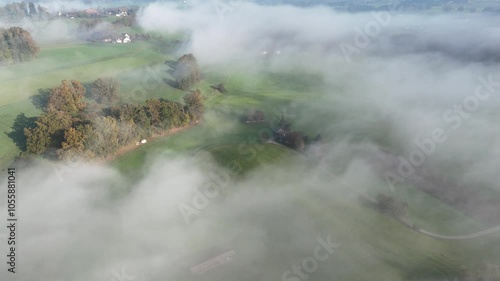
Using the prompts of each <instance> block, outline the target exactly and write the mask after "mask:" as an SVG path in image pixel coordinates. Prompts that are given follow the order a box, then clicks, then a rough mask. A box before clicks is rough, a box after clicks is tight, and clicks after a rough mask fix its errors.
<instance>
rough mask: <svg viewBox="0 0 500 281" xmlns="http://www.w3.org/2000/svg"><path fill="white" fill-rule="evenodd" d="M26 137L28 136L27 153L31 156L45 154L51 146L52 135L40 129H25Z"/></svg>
mask: <svg viewBox="0 0 500 281" xmlns="http://www.w3.org/2000/svg"><path fill="white" fill-rule="evenodd" d="M24 135H25V136H26V151H27V152H29V153H31V154H36V155H38V154H42V153H44V152H45V151H46V150H47V147H48V146H49V144H50V135H49V134H48V133H47V132H46V131H44V130H43V129H41V128H39V127H36V128H24Z"/></svg>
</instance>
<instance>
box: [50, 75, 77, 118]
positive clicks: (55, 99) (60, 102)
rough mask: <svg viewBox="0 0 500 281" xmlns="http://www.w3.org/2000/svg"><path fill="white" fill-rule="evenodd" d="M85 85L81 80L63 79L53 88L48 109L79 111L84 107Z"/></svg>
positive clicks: (69, 111) (73, 112)
mask: <svg viewBox="0 0 500 281" xmlns="http://www.w3.org/2000/svg"><path fill="white" fill-rule="evenodd" d="M85 92H86V90H85V87H84V86H83V85H82V83H80V82H79V81H76V80H72V81H67V80H63V81H62V83H61V85H60V86H58V87H55V88H53V89H52V91H51V94H50V97H49V101H48V105H47V110H49V111H50V110H55V111H64V112H67V113H69V114H75V113H78V112H79V111H80V110H82V109H84V108H85V106H86V103H85V102H83V96H84V95H85Z"/></svg>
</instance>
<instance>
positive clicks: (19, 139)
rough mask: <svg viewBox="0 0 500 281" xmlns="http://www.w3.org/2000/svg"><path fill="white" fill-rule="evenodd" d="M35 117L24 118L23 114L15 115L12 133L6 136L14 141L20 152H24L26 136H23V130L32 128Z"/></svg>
mask: <svg viewBox="0 0 500 281" xmlns="http://www.w3.org/2000/svg"><path fill="white" fill-rule="evenodd" d="M36 119H37V117H26V115H25V114H24V113H20V114H19V115H17V117H16V119H15V120H14V123H13V124H12V127H11V129H12V131H11V132H10V133H6V135H7V136H8V137H9V138H11V139H12V141H14V143H15V144H16V145H17V147H18V148H19V149H20V150H21V151H26V136H25V135H24V128H34V127H35V126H36V124H35V121H36Z"/></svg>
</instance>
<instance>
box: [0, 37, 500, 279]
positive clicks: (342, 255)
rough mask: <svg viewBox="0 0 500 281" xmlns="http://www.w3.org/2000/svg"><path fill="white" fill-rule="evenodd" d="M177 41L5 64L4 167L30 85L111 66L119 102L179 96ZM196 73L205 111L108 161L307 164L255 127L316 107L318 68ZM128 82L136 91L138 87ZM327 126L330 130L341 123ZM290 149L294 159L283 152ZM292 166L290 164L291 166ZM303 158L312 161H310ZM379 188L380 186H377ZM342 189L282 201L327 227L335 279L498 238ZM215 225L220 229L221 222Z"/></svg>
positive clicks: (377, 272)
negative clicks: (192, 158) (203, 158)
mask: <svg viewBox="0 0 500 281" xmlns="http://www.w3.org/2000/svg"><path fill="white" fill-rule="evenodd" d="M175 46H176V45H175V43H172V40H170V38H169V39H167V40H166V42H163V43H162V44H159V43H156V44H153V43H134V44H128V45H118V44H96V45H90V44H68V45H63V46H46V47H44V48H43V49H42V53H41V55H40V58H39V59H38V60H36V61H33V62H29V63H26V64H21V65H15V66H10V67H8V68H6V69H5V71H2V72H0V82H1V83H2V85H3V86H4V87H2V88H1V89H0V117H1V119H0V128H1V129H2V132H4V134H1V136H0V165H1V166H2V167H5V166H6V165H7V164H8V163H10V161H11V160H12V159H13V158H14V157H15V156H16V155H18V154H19V152H20V151H19V149H18V148H17V147H16V145H15V143H14V142H13V140H12V139H11V138H10V137H9V136H8V135H7V134H6V133H9V132H11V131H12V128H11V127H12V124H13V122H14V119H15V118H16V116H17V115H18V114H19V113H21V112H23V113H25V114H26V115H27V116H29V117H30V116H36V115H38V114H39V113H40V110H39V109H37V108H36V107H35V105H34V104H33V102H32V100H31V99H30V97H31V96H33V95H35V94H37V92H38V89H46V88H49V87H54V86H56V85H57V84H59V83H60V81H61V80H63V79H77V80H80V81H82V82H85V83H88V82H91V81H92V80H94V79H96V78H98V77H101V76H115V77H116V78H117V79H118V80H119V81H120V82H121V96H122V99H123V101H125V102H126V101H129V100H132V101H136V102H139V101H143V100H146V99H148V98H151V97H163V98H167V99H171V100H176V101H180V100H181V99H182V96H183V95H184V92H183V91H180V90H177V89H175V88H172V87H171V86H169V84H168V83H167V82H168V81H165V80H164V79H167V80H168V79H171V78H172V77H170V76H169V74H168V70H169V69H168V66H167V65H166V64H164V63H163V62H164V61H165V60H174V59H175V57H173V55H172V53H173V49H174V48H175ZM264 69H265V67H264ZM204 73H205V75H206V77H205V79H204V80H203V81H202V82H200V83H199V84H198V85H197V86H196V87H197V88H199V89H201V90H202V93H203V96H204V98H205V104H206V107H207V112H206V114H205V120H204V121H203V122H202V123H201V124H200V125H198V126H195V127H194V128H192V129H189V130H187V131H183V132H180V133H178V134H175V135H173V136H168V137H165V138H159V139H156V140H154V141H151V142H148V144H147V145H143V146H140V147H138V148H137V149H135V150H133V151H132V152H130V153H127V154H124V155H120V156H119V157H117V158H116V159H115V160H114V161H113V162H112V163H111V165H112V166H114V167H116V168H118V169H119V170H120V171H121V172H122V173H123V174H124V175H126V177H127V178H130V179H133V178H134V177H138V176H140V175H143V174H144V172H145V170H146V169H147V167H148V165H150V164H151V162H152V161H153V159H154V158H155V157H158V156H159V155H164V156H165V157H170V156H171V157H174V156H175V155H176V154H178V153H181V154H184V155H195V154H196V153H198V152H199V151H208V152H209V153H210V154H211V155H212V156H213V158H214V160H215V162H217V163H219V164H220V165H221V166H224V167H227V168H229V169H232V170H233V171H234V172H235V173H236V174H238V175H241V176H245V175H247V174H251V172H252V171H255V170H257V169H258V168H259V167H262V166H265V165H282V166H284V167H287V166H286V165H288V164H290V163H294V162H299V163H301V164H303V165H306V164H305V163H302V162H301V160H300V159H301V156H300V155H298V154H297V153H296V152H293V151H291V150H289V149H287V148H284V147H281V146H277V145H273V144H260V143H259V141H258V140H259V132H263V131H266V132H269V129H270V128H271V127H272V126H273V125H272V121H273V120H274V121H275V120H276V119H277V118H279V115H280V114H281V113H283V112H284V111H286V113H287V114H291V115H297V116H310V115H314V114H307V113H308V112H307V107H306V109H301V106H302V105H307V104H309V103H311V102H313V100H315V102H316V103H321V92H322V90H323V89H322V87H323V86H322V85H323V83H322V82H323V81H322V80H321V78H320V77H319V76H316V75H312V74H304V73H300V72H295V73H276V72H272V71H268V70H264V71H262V72H259V74H252V75H248V74H245V73H242V72H238V71H235V72H233V73H231V74H230V75H228V74H227V73H226V72H219V71H217V69H211V68H209V69H204ZM220 82H223V83H224V85H225V87H226V89H227V90H228V92H227V93H224V94H220V93H217V92H214V91H213V90H212V89H211V88H210V85H214V84H218V83H220ZM135 90H138V91H139V92H141V94H140V95H138V94H137V91H135ZM333 90H335V89H333ZM250 108H253V109H260V110H263V111H264V112H265V114H266V118H267V119H268V120H271V122H270V123H260V124H245V123H242V122H240V121H239V118H240V117H241V116H242V115H243V114H244V113H245V112H246V111H247V110H248V109H250ZM335 118H336V116H335V114H332V115H325V116H321V115H320V116H315V117H314V118H313V117H309V118H303V119H304V120H303V121H300V122H297V126H298V127H299V128H300V129H301V130H303V131H304V132H306V133H307V134H309V135H313V134H316V133H319V132H320V131H321V127H322V126H324V124H325V123H328V122H331V123H333V122H334V121H335ZM324 120H327V122H324ZM334 129H335V130H337V131H336V132H338V133H342V132H343V130H344V129H343V128H335V127H334ZM370 138H372V139H373V140H375V141H379V143H380V144H384V143H385V142H387V141H386V140H384V136H383V132H382V133H380V132H376V133H374V135H373V136H370ZM289 159H294V160H297V161H287V160H289ZM290 165H292V164H290ZM305 167H308V166H307V165H306V166H305ZM290 168H291V169H296V168H297V166H294V167H290ZM309 168H310V169H311V170H314V167H309ZM294 171H296V170H294ZM308 172H309V173H311V172H312V171H307V169H306V171H300V172H299V170H297V172H294V173H297V174H300V173H302V175H303V176H304V177H307V176H308ZM320 177H324V178H325V182H330V181H331V182H334V180H333V179H331V178H328V177H331V175H329V174H322V175H320ZM378 188H380V190H382V188H383V187H378ZM370 191H371V192H374V193H376V192H377V191H378V190H377V187H375V188H373V189H370ZM283 192H290V190H283ZM346 194H347V195H346ZM349 194H353V191H352V190H349V189H348V188H346V187H341V186H337V185H333V187H332V190H331V192H327V193H326V194H321V193H317V192H316V191H314V190H312V191H311V192H310V193H308V196H305V197H303V198H300V200H297V202H291V203H290V204H294V205H295V206H296V208H297V212H301V213H304V214H306V215H307V216H308V217H310V219H311V222H312V223H313V224H314V225H315V226H317V227H318V228H319V229H322V230H324V231H326V232H328V233H334V234H335V235H336V238H337V240H338V241H339V242H341V243H342V245H343V246H342V247H341V248H339V250H338V253H337V254H336V255H335V256H334V257H333V258H332V259H331V260H329V261H328V267H329V268H334V269H335V272H336V276H338V279H335V280H346V281H347V280H367V281H368V280H370V281H378V280H380V281H386V280H391V281H393V280H394V281H397V280H408V281H410V280H411V281H413V280H415V279H410V278H420V280H425V278H429V277H434V278H436V277H440V278H441V277H442V278H443V280H444V279H445V278H448V279H451V278H454V277H456V276H459V275H460V274H461V270H462V267H463V266H465V265H470V264H473V263H474V262H475V261H477V260H479V259H480V258H481V257H482V254H483V251H484V249H487V247H491V245H492V244H493V243H494V242H496V240H495V236H492V237H486V238H484V239H481V240H479V241H478V240H463V241H449V240H439V239H435V238H430V237H427V236H425V235H423V234H419V233H416V232H414V231H413V230H411V229H409V228H407V227H405V226H404V225H402V224H401V223H400V222H398V221H397V220H395V219H392V218H390V217H388V216H386V215H383V214H381V213H379V212H378V211H377V210H375V209H374V208H373V207H371V206H369V205H366V204H363V203H361V202H356V201H352V200H344V199H345V196H348V195H349ZM395 195H396V196H397V197H399V198H402V199H405V198H417V199H418V200H416V201H415V202H420V203H419V204H413V205H410V210H409V217H410V219H411V220H412V221H413V222H414V223H416V224H418V225H419V226H421V227H425V228H426V229H428V230H432V231H436V232H440V233H450V234H454V233H461V232H468V230H471V229H474V230H475V229H480V228H482V227H483V226H482V225H481V224H479V223H478V222H476V221H474V220H472V219H469V218H467V217H466V216H465V215H464V214H462V213H461V212H459V211H457V210H455V209H453V208H451V207H449V206H447V205H445V204H443V203H442V202H440V201H438V200H436V199H435V198H433V197H431V196H429V195H427V194H425V193H422V192H420V191H419V190H417V189H415V188H412V187H405V188H402V189H399V190H398V191H397V192H396V193H395ZM227 227H231V226H227ZM221 231H224V227H223V226H221ZM240 242H243V241H240ZM496 248H499V247H496ZM260 262H261V263H262V265H263V267H264V268H265V264H266V263H274V264H276V263H278V264H282V265H283V266H284V268H287V266H289V265H290V261H289V260H286V259H277V260H274V259H273V260H262V261H260ZM214 278H215V277H214ZM277 278H281V276H277ZM214 280H215V279H214Z"/></svg>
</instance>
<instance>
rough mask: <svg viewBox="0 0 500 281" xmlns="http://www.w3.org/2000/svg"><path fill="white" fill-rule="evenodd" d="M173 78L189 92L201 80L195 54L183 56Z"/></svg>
mask: <svg viewBox="0 0 500 281" xmlns="http://www.w3.org/2000/svg"><path fill="white" fill-rule="evenodd" d="M173 77H174V78H175V80H176V81H177V86H178V87H179V88H180V89H182V90H189V89H190V88H191V87H193V86H194V84H196V83H197V82H198V81H200V80H201V71H200V67H199V65H198V62H197V61H196V58H195V57H194V55H193V54H186V55H183V56H182V57H180V58H179V59H178V60H177V62H176V64H175V69H174V73H173Z"/></svg>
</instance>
